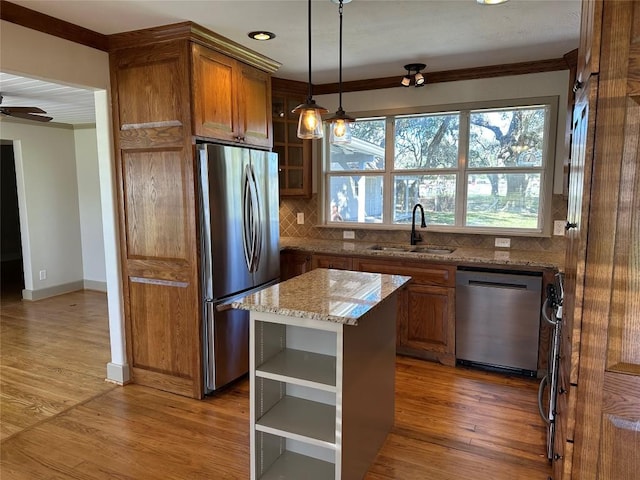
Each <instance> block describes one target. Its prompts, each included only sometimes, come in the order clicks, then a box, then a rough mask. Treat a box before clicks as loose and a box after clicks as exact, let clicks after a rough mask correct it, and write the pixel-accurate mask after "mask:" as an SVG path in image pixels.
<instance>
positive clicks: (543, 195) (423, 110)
mask: <svg viewBox="0 0 640 480" xmlns="http://www.w3.org/2000/svg"><path fill="white" fill-rule="evenodd" d="M558 104H559V96H557V95H556V96H544V97H528V98H517V99H504V100H493V101H482V102H467V103H460V104H446V105H432V106H423V107H410V108H400V109H390V110H384V111H368V112H358V113H351V115H352V116H354V117H355V118H357V119H375V118H384V119H385V145H386V146H385V168H384V170H347V171H340V172H335V171H333V172H332V171H330V163H329V162H330V158H329V151H330V149H329V135H328V134H327V135H325V139H324V140H323V141H322V142H319V143H321V145H319V146H320V148H321V162H319V163H320V167H321V168H320V179H321V180H320V182H319V184H318V185H319V191H318V210H319V212H318V218H319V221H320V225H319V226H321V227H328V228H341V229H350V230H355V229H363V230H364V229H369V230H409V229H410V228H411V226H410V225H407V224H394V223H392V221H393V198H392V197H393V178H394V176H396V175H403V174H405V175H414V174H419V175H425V174H427V175H428V174H439V175H445V174H455V175H456V200H455V224H454V225H437V224H429V222H428V221H427V228H426V230H427V231H432V232H443V233H462V234H483V235H509V236H529V237H550V236H551V232H552V223H553V218H552V216H553V211H552V198H553V179H554V174H555V164H556V139H557V135H558V131H557V129H558ZM528 106H530V107H535V106H546V107H548V108H549V115H548V117H547V123H548V125H547V126H546V132H545V146H544V154H543V159H542V166H541V167H540V169H539V171H540V196H539V227H538V228H517V229H516V228H505V227H487V226H466V225H464V220H465V217H466V209H467V187H468V182H467V179H468V175H469V174H471V173H478V174H483V173H487V172H490V173H496V172H499V173H503V174H506V173H513V172H517V173H522V172H523V170H525V171H526V172H527V173H529V172H531V170H532V169H531V168H525V169H523V168H520V167H511V168H509V167H486V168H485V167H483V168H477V167H473V168H469V167H468V164H467V159H468V154H469V144H470V142H469V140H470V128H469V125H470V114H471V112H473V111H476V110H487V109H489V110H490V109H496V110H499V109H509V108H519V107H528ZM451 112H459V113H460V124H459V141H458V164H457V166H456V167H455V168H437V169H436V168H431V169H401V170H396V166H395V161H394V160H395V159H394V156H393V155H394V145H395V144H394V138H395V131H394V127H395V118H396V117H397V116H404V115H420V114H425V115H428V114H438V113H451ZM325 132H326V133H328V126H325ZM361 174H362V175H372V174H373V175H379V176H382V177H383V208H382V212H383V220H382V222H381V223H360V222H351V221H331V220H330V219H329V218H327V213H328V212H329V208H330V198H329V195H328V192H329V181H330V178H331V176H332V175H333V176H337V175H346V176H349V175H361Z"/></svg>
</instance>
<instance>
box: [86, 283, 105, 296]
mask: <svg viewBox="0 0 640 480" xmlns="http://www.w3.org/2000/svg"><path fill="white" fill-rule="evenodd" d="M83 283H84V289H85V290H95V291H96V292H104V293H107V282H99V281H97V280H84V281H83Z"/></svg>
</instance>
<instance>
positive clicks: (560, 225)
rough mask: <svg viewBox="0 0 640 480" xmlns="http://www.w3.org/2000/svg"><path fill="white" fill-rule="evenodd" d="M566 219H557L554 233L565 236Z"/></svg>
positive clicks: (554, 224) (554, 223)
mask: <svg viewBox="0 0 640 480" xmlns="http://www.w3.org/2000/svg"><path fill="white" fill-rule="evenodd" d="M564 225H565V221H564V220H556V221H554V222H553V234H554V235H558V236H560V237H564Z"/></svg>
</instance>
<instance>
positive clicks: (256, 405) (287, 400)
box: [233, 269, 409, 480]
mask: <svg viewBox="0 0 640 480" xmlns="http://www.w3.org/2000/svg"><path fill="white" fill-rule="evenodd" d="M314 275H315V276H314ZM319 276H325V277H326V279H327V285H331V287H332V288H331V291H330V292H329V293H328V292H327V291H324V292H323V291H318V290H317V289H316V290H315V291H314V290H313V289H312V290H309V291H308V294H311V295H313V296H316V299H315V300H314V301H319V302H321V301H324V302H326V303H327V305H328V306H327V305H325V307H321V308H314V306H313V305H309V304H308V303H305V305H307V307H305V308H306V309H300V308H291V307H292V305H291V304H288V305H287V306H286V307H285V306H283V298H284V297H283V296H282V295H283V294H284V293H285V291H289V293H291V294H292V295H293V297H296V296H297V297H299V300H300V301H301V302H302V301H303V298H302V296H300V292H301V291H302V290H301V287H302V286H303V282H305V281H317V280H318V279H319ZM305 277H307V278H305ZM337 277H340V278H341V279H347V280H348V285H350V286H351V287H354V290H356V291H349V290H348V289H347V290H345V289H344V288H338V286H337V285H336V284H335V282H334V281H329V280H335V279H336V278H337ZM408 280H409V278H408V277H399V276H390V275H380V274H369V273H360V272H340V271H336V270H323V269H320V270H314V271H312V272H309V273H307V274H305V275H302V276H300V277H296V278H294V279H291V280H289V281H287V282H284V283H282V284H279V285H276V286H274V287H270V289H267V290H271V289H275V291H272V292H267V291H266V290H265V291H263V292H266V294H263V295H262V296H261V292H258V293H256V294H254V295H253V297H255V298H253V299H252V300H251V301H250V302H249V303H242V300H241V301H240V303H234V304H233V306H234V307H235V308H244V309H248V310H251V313H250V318H251V323H250V325H251V326H250V382H251V402H250V404H251V414H250V419H251V432H250V435H251V478H252V479H279V480H280V479H298V480H300V479H305V480H307V479H341V480H351V479H361V478H363V477H364V475H365V474H366V472H367V470H368V469H369V467H370V465H371V463H372V462H373V460H374V458H375V456H376V454H377V452H378V450H379V448H380V447H381V446H382V444H383V442H384V440H385V438H386V436H387V434H388V432H389V431H390V430H391V427H392V426H393V418H394V393H395V392H394V389H395V338H396V337H395V332H396V291H397V289H398V288H399V287H401V286H402V285H403V284H404V283H405V282H406V281H408ZM381 281H386V282H391V284H392V285H393V288H391V289H388V288H386V289H385V288H383V294H382V295H377V296H376V294H375V293H372V290H371V289H372V288H373V289H374V290H375V288H376V285H377V288H380V283H381ZM353 282H357V283H358V285H359V287H358V288H356V287H355V286H354V283H353ZM371 282H373V283H372V284H371ZM371 285H373V287H371ZM316 287H317V285H316ZM287 289H290V290H287ZM271 294H274V295H276V296H278V298H279V300H278V301H277V302H276V301H275V300H274V299H273V298H272V296H271V297H270V295H271ZM317 296H322V299H320V298H318V297H317ZM247 298H249V297H247ZM252 302H254V303H252ZM270 303H273V304H274V305H275V303H278V304H279V307H278V308H275V307H273V308H271V307H266V305H268V304H270ZM284 303H286V302H284ZM312 303H313V302H312ZM258 304H260V305H261V306H262V307H265V308H264V309H265V310H271V311H257V310H256V309H259V308H261V307H259V306H258ZM327 308H329V309H331V310H330V312H333V313H329V311H328V310H326V309H327ZM323 309H324V310H323ZM273 310H276V312H277V311H281V312H282V313H274V311H273ZM318 310H323V312H324V313H323V314H319V313H318ZM347 310H349V312H348V313H346V312H347ZM336 311H339V312H340V314H339V315H335V314H334V313H335V312H336ZM343 315H344V316H343ZM309 317H313V318H309Z"/></svg>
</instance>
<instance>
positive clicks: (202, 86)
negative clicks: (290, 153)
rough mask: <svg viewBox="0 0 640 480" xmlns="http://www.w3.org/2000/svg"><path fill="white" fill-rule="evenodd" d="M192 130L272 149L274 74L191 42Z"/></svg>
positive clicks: (205, 136)
mask: <svg viewBox="0 0 640 480" xmlns="http://www.w3.org/2000/svg"><path fill="white" fill-rule="evenodd" d="M191 50H192V59H193V60H192V62H193V63H192V65H193V88H192V90H191V92H192V107H193V132H194V134H195V135H196V136H198V137H204V138H215V139H220V140H225V141H229V142H237V143H244V144H247V145H253V146H257V147H265V148H271V146H272V144H273V138H272V131H271V117H270V112H271V76H270V75H269V74H268V73H266V72H263V71H261V70H259V69H257V68H254V67H251V66H249V65H247V64H245V63H242V62H239V61H237V60H235V59H233V58H230V57H228V56H227V55H223V54H221V53H219V52H216V51H214V50H211V49H209V48H207V47H204V46H202V45H199V44H192V46H191Z"/></svg>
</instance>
